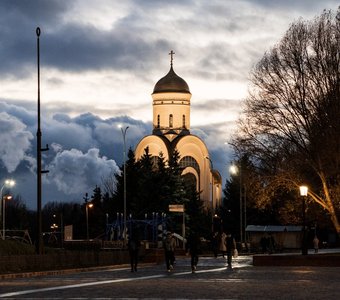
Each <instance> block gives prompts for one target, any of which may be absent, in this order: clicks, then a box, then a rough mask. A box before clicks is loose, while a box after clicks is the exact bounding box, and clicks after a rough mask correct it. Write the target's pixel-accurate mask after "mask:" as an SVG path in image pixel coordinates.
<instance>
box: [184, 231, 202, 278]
mask: <svg viewBox="0 0 340 300" xmlns="http://www.w3.org/2000/svg"><path fill="white" fill-rule="evenodd" d="M187 250H188V251H189V253H190V256H191V271H192V273H195V271H196V268H197V264H198V255H199V253H200V251H201V239H200V237H199V235H198V234H197V233H195V232H191V233H190V235H189V237H188V240H187Z"/></svg>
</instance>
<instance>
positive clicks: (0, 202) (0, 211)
mask: <svg viewBox="0 0 340 300" xmlns="http://www.w3.org/2000/svg"><path fill="white" fill-rule="evenodd" d="M5 185H6V183H5V184H4V185H3V186H2V187H1V193H0V194H1V201H0V204H1V210H0V213H2V214H3V202H2V199H3V197H4V195H3V193H2V191H3V190H4V187H5ZM2 217H3V215H2ZM2 239H3V240H4V239H5V236H4V234H3V233H2Z"/></svg>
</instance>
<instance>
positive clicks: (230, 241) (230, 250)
mask: <svg viewBox="0 0 340 300" xmlns="http://www.w3.org/2000/svg"><path fill="white" fill-rule="evenodd" d="M226 235H227V237H226V241H225V243H226V247H227V264H228V269H231V268H232V266H231V261H232V257H233V254H234V251H235V249H236V242H235V239H234V238H233V236H232V235H231V233H230V232H227V234H226Z"/></svg>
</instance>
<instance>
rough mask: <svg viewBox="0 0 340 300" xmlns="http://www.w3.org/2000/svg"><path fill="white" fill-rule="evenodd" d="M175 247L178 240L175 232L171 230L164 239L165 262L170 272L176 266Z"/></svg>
mask: <svg viewBox="0 0 340 300" xmlns="http://www.w3.org/2000/svg"><path fill="white" fill-rule="evenodd" d="M175 249H176V240H175V237H174V236H173V234H172V233H171V232H170V231H169V232H168V233H167V235H166V238H165V240H164V254H165V264H166V268H167V270H168V272H171V270H172V269H173V268H174V262H175Z"/></svg>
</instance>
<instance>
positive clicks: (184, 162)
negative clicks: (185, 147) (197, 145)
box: [179, 156, 200, 174]
mask: <svg viewBox="0 0 340 300" xmlns="http://www.w3.org/2000/svg"><path fill="white" fill-rule="evenodd" d="M179 165H180V166H181V167H182V168H183V169H185V168H186V167H193V168H194V169H195V170H196V171H197V173H198V174H199V173H200V166H199V164H198V163H197V161H196V159H194V158H193V157H191V156H184V157H183V158H182V159H181V160H180V162H179Z"/></svg>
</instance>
